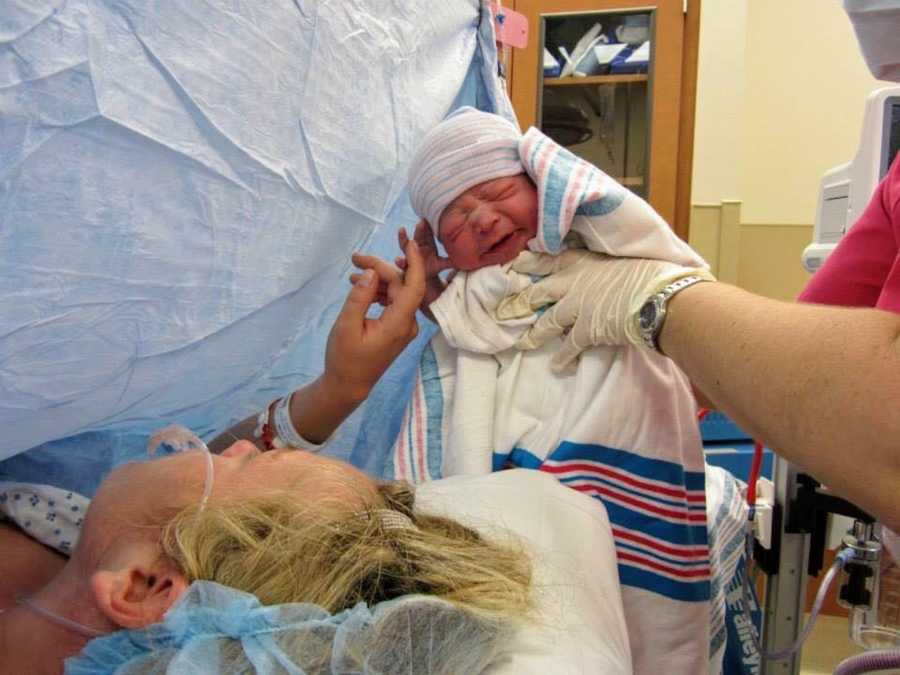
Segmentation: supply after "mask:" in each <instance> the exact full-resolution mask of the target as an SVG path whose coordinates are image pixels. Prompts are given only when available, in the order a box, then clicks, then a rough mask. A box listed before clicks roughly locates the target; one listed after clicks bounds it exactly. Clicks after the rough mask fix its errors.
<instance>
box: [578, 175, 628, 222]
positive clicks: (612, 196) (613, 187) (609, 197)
mask: <svg viewBox="0 0 900 675" xmlns="http://www.w3.org/2000/svg"><path fill="white" fill-rule="evenodd" d="M627 195H628V192H627V190H625V188H623V187H622V186H621V185H619V184H618V183H616V182H614V181H609V192H608V193H607V194H606V195H604V196H603V197H601V198H600V199H595V200H594V201H592V202H586V203H584V204H581V205H580V206H579V207H578V208H577V209H576V210H575V213H576V214H577V215H579V216H608V215H609V214H610V213H612V212H613V211H615V210H616V209H617V208H619V207H620V206H621V205H622V202H624V201H625V197H626V196H627Z"/></svg>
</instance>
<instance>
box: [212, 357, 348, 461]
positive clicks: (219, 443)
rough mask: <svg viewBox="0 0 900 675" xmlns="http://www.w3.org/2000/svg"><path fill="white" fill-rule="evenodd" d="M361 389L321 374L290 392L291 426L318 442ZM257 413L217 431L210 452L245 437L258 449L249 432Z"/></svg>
mask: <svg viewBox="0 0 900 675" xmlns="http://www.w3.org/2000/svg"><path fill="white" fill-rule="evenodd" d="M365 398H366V397H365V395H364V392H359V391H352V392H351V391H348V390H346V389H345V388H343V387H341V386H340V385H339V384H338V383H333V382H330V381H328V379H327V378H326V377H325V376H324V375H323V376H322V377H319V378H318V379H317V380H315V381H313V382H311V383H309V384H308V385H306V386H305V387H301V388H300V389H298V390H297V391H296V392H294V395H293V398H292V399H291V410H290V412H291V421H292V422H293V423H294V428H295V429H296V430H297V431H298V432H299V433H300V435H301V436H303V438H305V439H306V440H307V441H309V442H310V443H322V442H324V441H325V440H327V439H328V437H329V436H331V434H332V433H334V431H335V429H337V428H338V427H339V426H340V425H341V423H342V422H343V421H344V420H345V419H347V417H349V416H350V414H351V413H352V412H353V411H354V410H356V408H357V407H358V406H359V404H360V403H362V402H363V401H364V400H365ZM256 426H257V416H256V415H254V416H252V417H248V418H247V419H245V420H243V421H241V422H239V423H237V424H236V425H234V426H233V427H231V428H230V429H228V430H227V431H225V432H223V433H222V434H220V435H218V436H217V437H216V438H215V439H214V440H213V441H212V442H211V443H210V444H209V447H210V450H212V451H213V452H222V450H224V449H225V448H227V447H228V446H229V445H231V444H232V443H234V441H237V440H248V441H252V442H253V443H255V444H257V445H258V446H259V447H260V449H265V448H263V447H262V441H260V439H258V438H256V437H255V436H254V435H253V432H254V430H255V429H256Z"/></svg>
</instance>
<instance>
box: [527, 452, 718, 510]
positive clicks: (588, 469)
mask: <svg viewBox="0 0 900 675" xmlns="http://www.w3.org/2000/svg"><path fill="white" fill-rule="evenodd" d="M541 471H547V472H549V473H555V474H561V473H567V472H570V471H574V472H578V473H594V474H598V475H601V476H607V477H610V478H614V479H615V480H618V481H621V482H623V483H626V484H628V485H631V486H633V487H636V488H640V489H642V490H646V491H647V492H656V493H658V494H661V495H666V496H667V497H674V498H676V499H685V500H686V501H688V502H693V503H697V504H702V503H704V502H705V500H706V497H705V495H704V493H703V492H702V491H691V490H685V489H684V488H677V487H663V486H662V485H658V484H656V483H653V482H650V481H647V480H642V479H640V478H635V477H634V476H633V475H632V474H629V473H625V472H623V471H621V470H618V469H611V468H609V467H606V466H602V465H598V464H591V463H588V462H583V461H579V462H554V461H553V460H549V461H548V462H547V463H546V464H543V465H542V466H541Z"/></svg>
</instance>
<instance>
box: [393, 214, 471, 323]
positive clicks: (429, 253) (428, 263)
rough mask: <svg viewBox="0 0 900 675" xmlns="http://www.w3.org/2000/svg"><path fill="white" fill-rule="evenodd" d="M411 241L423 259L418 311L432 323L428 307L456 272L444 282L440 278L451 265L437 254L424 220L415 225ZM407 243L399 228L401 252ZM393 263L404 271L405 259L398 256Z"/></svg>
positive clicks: (435, 243) (403, 231) (432, 237)
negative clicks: (420, 302)
mask: <svg viewBox="0 0 900 675" xmlns="http://www.w3.org/2000/svg"><path fill="white" fill-rule="evenodd" d="M413 239H414V241H415V242H416V244H418V246H419V251H421V253H422V257H423V258H424V259H425V298H424V300H422V305H421V307H420V308H419V309H420V310H421V311H422V313H423V314H424V315H425V316H427V317H428V318H429V319H431V320H432V321H434V316H432V314H431V310H429V309H428V307H429V305H431V303H432V302H434V301H435V300H437V298H438V296H439V295H440V294H441V293H443V292H444V289H445V288H446V287H447V283H449V281H450V279H452V278H453V274H455V273H456V272H455V270H454V272H452V273H451V274H450V276H449V277H448V278H447V281H446V282H445V281H444V280H443V279H442V278H441V277H440V273H441V272H443V271H444V270H452V269H453V264H452V263H451V262H450V259H449V258H444V257H442V256H441V255H440V253H438V247H437V242H435V240H434V234H432V232H431V228H430V227H428V223H426V222H425V221H424V220H420V221H419V222H418V223H417V224H416V229H415V232H414V233H413ZM408 241H409V236H408V235H407V234H406V228H404V227H401V228H400V230H399V231H398V232H397V243H398V244H400V250H401V251H405V250H406V244H407V242H408ZM394 262H395V263H396V264H397V267H399V268H400V269H402V270H405V269H406V258H405V257H404V256H398V257H397V258H396V259H395V260H394Z"/></svg>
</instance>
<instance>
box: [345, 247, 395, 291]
mask: <svg viewBox="0 0 900 675" xmlns="http://www.w3.org/2000/svg"><path fill="white" fill-rule="evenodd" d="M350 259H351V260H352V261H353V264H354V265H356V266H357V267H359V268H360V269H362V270H374V272H375V274H377V275H378V278H379V280H381V281H383V282H385V283H388V284H391V283H395V282H401V283H402V281H403V273H402V272H401V271H400V270H398V269H397V268H396V267H395V266H394V265H391V264H390V263H389V262H386V261H384V260H382V259H381V258H379V257H378V256H375V255H367V254H365V253H354V254H353V255H352V256H351V258H350Z"/></svg>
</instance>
